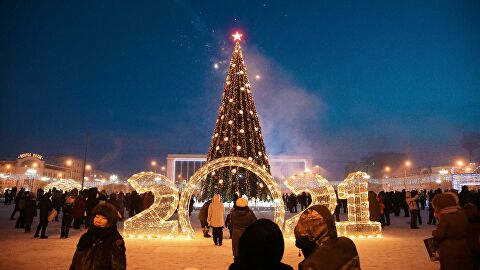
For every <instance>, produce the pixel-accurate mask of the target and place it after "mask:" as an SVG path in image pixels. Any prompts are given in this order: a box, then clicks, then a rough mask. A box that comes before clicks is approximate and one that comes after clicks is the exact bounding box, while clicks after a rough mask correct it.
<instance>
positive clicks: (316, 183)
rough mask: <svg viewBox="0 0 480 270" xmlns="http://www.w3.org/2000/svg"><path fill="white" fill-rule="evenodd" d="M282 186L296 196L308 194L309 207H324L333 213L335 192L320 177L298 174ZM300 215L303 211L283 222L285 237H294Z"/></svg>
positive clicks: (335, 200) (312, 174)
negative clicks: (309, 196)
mask: <svg viewBox="0 0 480 270" xmlns="http://www.w3.org/2000/svg"><path fill="white" fill-rule="evenodd" d="M284 184H285V185H286V186H287V187H288V188H289V189H290V190H291V191H292V192H293V193H294V194H296V195H299V194H300V193H302V192H307V193H309V194H310V195H311V197H312V203H311V205H316V204H320V205H324V206H326V207H327V208H328V210H330V212H332V213H333V211H335V207H336V205H337V197H336V195H335V190H334V189H333V187H332V185H331V184H330V183H329V182H328V180H327V179H325V178H323V177H322V176H320V175H318V174H314V173H299V174H296V175H294V176H291V177H289V178H288V179H287V180H285V181H284ZM302 213H303V211H302V212H300V213H299V214H297V215H295V216H293V217H291V218H290V219H288V220H287V221H285V236H286V237H289V238H292V237H294V235H293V230H294V229H295V226H296V225H297V222H298V219H299V218H300V215H301V214H302Z"/></svg>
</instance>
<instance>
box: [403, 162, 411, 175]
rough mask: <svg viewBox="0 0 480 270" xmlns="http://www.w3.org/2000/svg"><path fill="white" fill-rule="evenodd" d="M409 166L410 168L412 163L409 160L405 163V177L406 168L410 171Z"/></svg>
mask: <svg viewBox="0 0 480 270" xmlns="http://www.w3.org/2000/svg"><path fill="white" fill-rule="evenodd" d="M410 166H412V162H411V161H410V160H407V161H405V170H404V171H405V177H407V168H408V170H410Z"/></svg>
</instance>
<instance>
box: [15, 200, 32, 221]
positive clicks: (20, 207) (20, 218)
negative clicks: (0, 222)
mask: <svg viewBox="0 0 480 270" xmlns="http://www.w3.org/2000/svg"><path fill="white" fill-rule="evenodd" d="M29 193H30V192H28V191H25V192H23V193H21V192H20V193H18V196H17V197H18V200H17V204H16V206H18V210H19V211H20V215H19V216H18V218H17V222H15V228H17V229H23V228H24V227H25V202H26V199H27V196H28V194H29Z"/></svg>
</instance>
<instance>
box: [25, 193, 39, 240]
mask: <svg viewBox="0 0 480 270" xmlns="http://www.w3.org/2000/svg"><path fill="white" fill-rule="evenodd" d="M36 216H37V201H36V200H35V196H34V195H33V193H32V192H30V193H29V194H28V196H27V197H26V200H25V232H26V233H29V232H30V230H31V229H32V222H33V217H36Z"/></svg>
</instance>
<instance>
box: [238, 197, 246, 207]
mask: <svg viewBox="0 0 480 270" xmlns="http://www.w3.org/2000/svg"><path fill="white" fill-rule="evenodd" d="M236 205H237V206H238V207H246V206H248V201H247V200H246V199H244V198H238V199H237V202H236Z"/></svg>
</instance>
